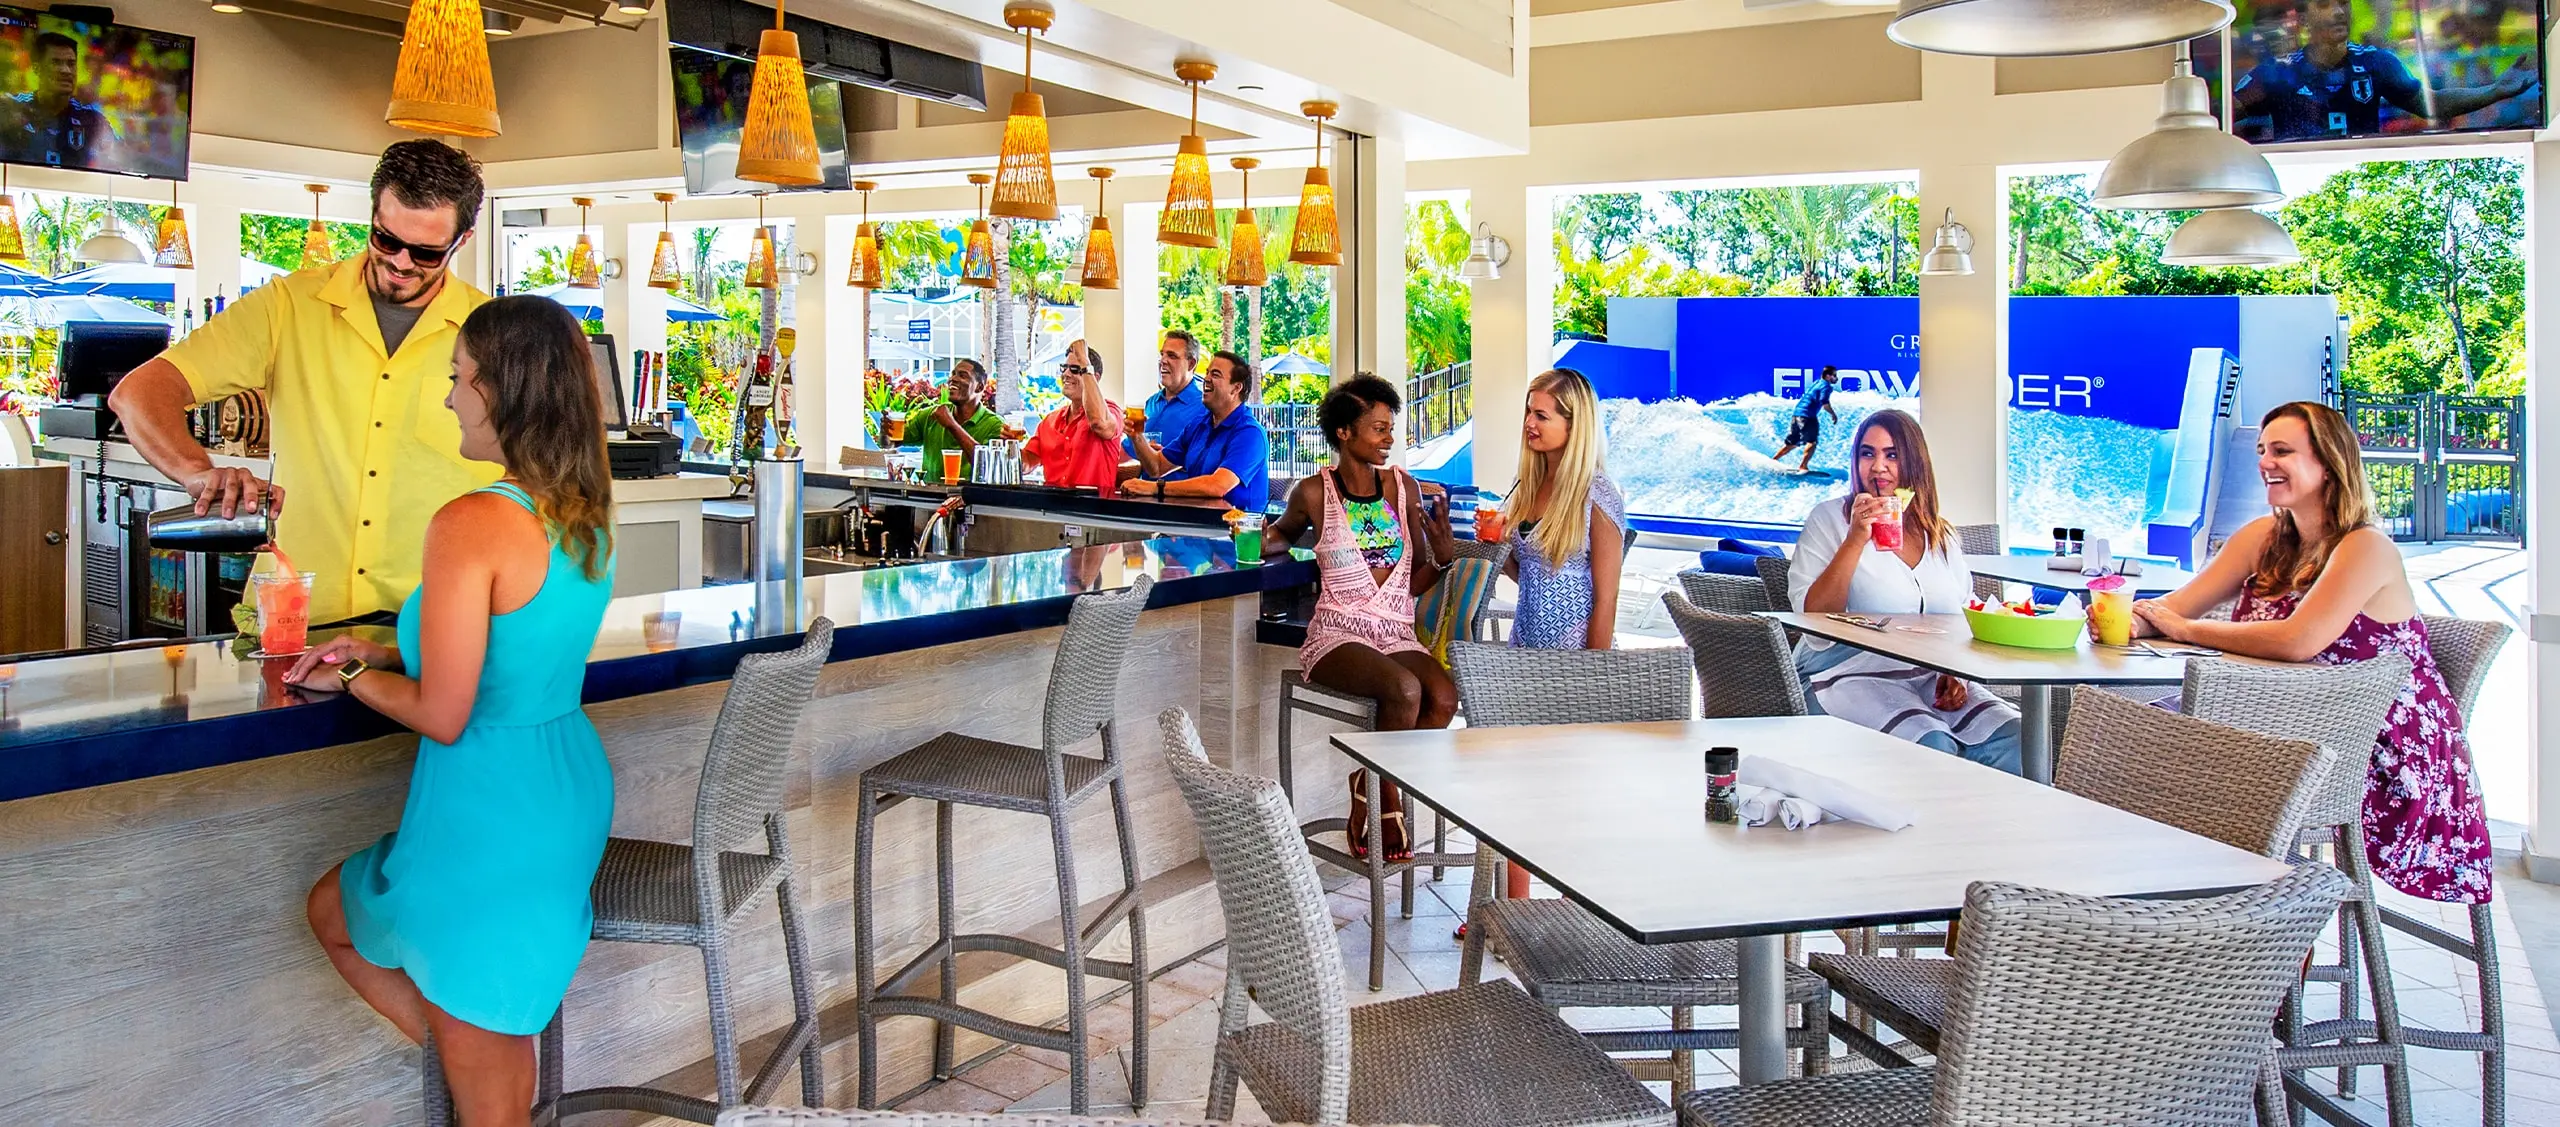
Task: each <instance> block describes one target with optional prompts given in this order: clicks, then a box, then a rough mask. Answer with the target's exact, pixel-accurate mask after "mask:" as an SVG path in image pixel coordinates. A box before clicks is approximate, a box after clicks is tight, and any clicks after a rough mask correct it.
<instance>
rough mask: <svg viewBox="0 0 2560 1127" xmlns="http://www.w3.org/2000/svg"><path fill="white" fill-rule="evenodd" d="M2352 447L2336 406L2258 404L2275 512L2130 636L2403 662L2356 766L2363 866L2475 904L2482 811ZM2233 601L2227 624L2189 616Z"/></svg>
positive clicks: (2484, 835)
mask: <svg viewBox="0 0 2560 1127" xmlns="http://www.w3.org/2000/svg"><path fill="white" fill-rule="evenodd" d="M2357 446H2358V443H2357V441H2356V433H2355V428H2353V427H2352V426H2350V425H2348V423H2347V419H2346V416H2344V415H2341V414H2339V413H2338V412H2337V411H2336V410H2334V409H2331V408H2329V407H2327V406H2325V405H2322V404H2319V403H2309V402H2298V403H2287V404H2284V405H2283V406H2281V407H2278V408H2276V409H2275V410H2273V411H2269V412H2267V415H2266V418H2264V419H2263V420H2261V421H2260V422H2259V425H2258V476H2259V477H2260V478H2261V479H2262V480H2264V481H2265V483H2266V486H2267V506H2268V507H2269V508H2271V509H2273V510H2275V511H2274V512H2272V513H2270V514H2268V515H2266V516H2263V517H2259V518H2258V519H2256V520H2253V521H2250V522H2249V523H2248V524H2246V525H2243V526H2241V528H2240V531H2238V532H2235V533H2232V534H2231V539H2230V540H2229V541H2227V542H2225V543H2224V544H2223V546H2222V551H2221V553H2220V554H2218V555H2216V556H2214V557H2213V559H2212V560H2211V561H2210V562H2208V563H2207V564H2206V565H2205V569H2204V571H2203V572H2202V573H2201V574H2199V575H2197V576H2196V578H2195V581H2194V582H2192V583H2189V584H2187V585H2186V586H2184V587H2181V588H2178V589H2177V590H2176V591H2172V592H2170V593H2169V594H2167V595H2164V596H2162V597H2160V598H2157V599H2144V600H2141V601H2139V602H2136V603H2134V604H2133V632H2134V634H2135V636H2137V637H2163V638H2168V639H2170V640H2172V641H2178V642H2187V643H2191V644H2194V645H2199V646H2211V647H2213V648H2214V649H2218V650H2222V651H2224V652H2226V653H2234V654H2241V655H2245V656H2248V657H2259V658H2266V659H2268V660H2271V661H2310V662H2319V663H2321V664H2324V665H2335V664H2339V663H2342V662H2351V661H2363V660H2366V659H2368V658H2372V657H2377V656H2379V655H2382V654H2385V653H2394V654H2399V655H2400V656H2402V657H2405V658H2408V659H2409V662H2410V664H2411V665H2412V666H2414V667H2415V668H2414V669H2412V670H2411V672H2410V675H2409V681H2408V683H2407V684H2406V685H2404V686H2402V687H2401V690H2400V698H2399V699H2398V700H2396V701H2394V702H2392V705H2391V711H2390V712H2389V713H2387V714H2386V716H2385V722H2384V726H2383V729H2382V731H2381V732H2380V733H2379V734H2377V736H2376V737H2375V741H2374V746H2373V758H2372V762H2371V763H2370V765H2369V766H2368V767H2367V769H2366V773H2365V791H2364V834H2365V853H2366V855H2367V856H2368V858H2369V859H2370V860H2371V861H2372V862H2373V871H2374V872H2375V874H2376V875H2379V876H2380V877H2381V878H2382V879H2384V880H2386V881H2389V882H2390V883H2391V886H2392V887H2393V888H2397V889H2399V890H2400V891H2402V892H2406V893H2408V894H2409V895H2411V896H2417V897H2421V898H2424V899H2428V900H2440V901H2448V902H2452V903H2460V904H2477V903H2482V902H2485V901H2486V900H2488V899H2489V871H2490V865H2491V862H2490V856H2489V816H2488V811H2487V809H2486V808H2485V807H2483V806H2482V805H2481V802H2480V784H2479V780H2478V779H2477V778H2476V777H2474V775H2473V772H2472V765H2471V745H2470V741H2469V740H2467V739H2466V738H2464V735H2463V729H2462V716H2461V714H2460V710H2459V709H2458V708H2457V707H2456V706H2455V704H2454V700H2453V694H2452V692H2451V691H2449V690H2448V689H2447V688H2446V687H2445V683H2444V674H2443V672H2442V671H2441V670H2438V669H2437V668H2436V661H2435V655H2434V653H2433V652H2432V651H2430V650H2429V649H2428V646H2427V625H2426V623H2425V622H2424V621H2422V620H2421V619H2419V617H2418V600H2417V595H2416V593H2415V592H2414V591H2413V590H2412V589H2411V588H2410V586H2409V573H2408V572H2407V571H2406V570H2404V569H2403V568H2402V567H2401V563H2400V550H2399V548H2398V547H2397V546H2396V545H2394V544H2392V542H2391V537H2389V536H2388V535H2385V534H2384V533H2383V531H2382V530H2381V529H2379V528H2376V527H2374V525H2373V500H2372V495H2371V494H2370V493H2369V492H2367V490H2366V487H2365V479H2364V462H2363V461H2362V459H2360V458H2359V457H2358V455H2357ZM2234 598H2237V599H2238V600H2239V604H2238V606H2237V607H2236V608H2235V609H2234V610H2233V612H2232V615H2231V620H2230V621H2228V622H2225V621H2221V620H2217V619H2212V618H2207V617H2205V615H2206V614H2207V613H2208V612H2210V611H2212V610H2213V609H2214V608H2215V607H2219V606H2221V605H2222V604H2224V603H2226V602H2229V601H2231V600H2232V599H2234Z"/></svg>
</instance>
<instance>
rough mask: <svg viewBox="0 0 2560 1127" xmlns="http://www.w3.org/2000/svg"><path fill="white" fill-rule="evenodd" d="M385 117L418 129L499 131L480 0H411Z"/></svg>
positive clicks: (470, 133) (468, 133)
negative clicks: (397, 67) (398, 65)
mask: <svg viewBox="0 0 2560 1127" xmlns="http://www.w3.org/2000/svg"><path fill="white" fill-rule="evenodd" d="M382 117H383V120H385V121H388V122H390V123H391V124H393V125H395V126H398V127H399V128H402V129H407V130H410V131H413V132H417V133H442V134H446V135H448V136H454V137H495V136H497V135H498V88H497V84H496V83H494V82H492V81H491V80H490V78H489V40H488V32H487V31H486V30H485V29H484V27H483V25H482V23H481V18H480V0H410V4H409V24H408V27H407V29H406V30H404V31H402V32H401V35H400V67H399V69H398V70H397V71H395V72H393V74H392V78H391V108H390V109H389V110H386V111H384V113H383V115H382Z"/></svg>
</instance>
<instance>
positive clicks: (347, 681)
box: [338, 657, 373, 690]
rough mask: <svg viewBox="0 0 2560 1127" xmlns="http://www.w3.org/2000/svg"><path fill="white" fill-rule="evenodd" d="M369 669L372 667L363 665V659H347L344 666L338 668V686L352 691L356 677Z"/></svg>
mask: <svg viewBox="0 0 2560 1127" xmlns="http://www.w3.org/2000/svg"><path fill="white" fill-rule="evenodd" d="M371 668H373V667H372V666H370V665H367V664H365V662H364V659H363V658H360V657H351V658H348V659H347V663H346V664H345V665H341V666H339V667H338V684H340V685H342V686H344V687H346V688H348V689H351V690H352V689H354V688H355V686H356V675H357V674H360V673H363V672H364V671H365V670H368V669H371Z"/></svg>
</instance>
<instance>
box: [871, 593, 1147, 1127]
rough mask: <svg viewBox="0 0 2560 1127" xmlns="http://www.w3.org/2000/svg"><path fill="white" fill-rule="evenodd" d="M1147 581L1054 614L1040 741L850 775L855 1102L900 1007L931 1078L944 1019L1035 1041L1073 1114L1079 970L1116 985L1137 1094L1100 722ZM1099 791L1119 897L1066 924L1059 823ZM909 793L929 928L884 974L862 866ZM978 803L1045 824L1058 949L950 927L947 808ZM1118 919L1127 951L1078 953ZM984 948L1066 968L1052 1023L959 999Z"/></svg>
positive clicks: (1080, 1012)
mask: <svg viewBox="0 0 2560 1127" xmlns="http://www.w3.org/2000/svg"><path fill="white" fill-rule="evenodd" d="M1154 587H1155V583H1154V581H1153V580H1152V579H1150V578H1148V577H1146V576H1143V575H1142V576H1139V577H1138V579H1137V581H1136V582H1134V583H1132V584H1130V586H1129V587H1128V589H1126V590H1123V591H1114V592H1110V593H1107V594H1094V595H1085V596H1082V597H1079V598H1078V599H1076V601H1075V603H1074V605H1073V606H1072V607H1071V608H1070V609H1069V610H1068V612H1067V628H1066V633H1065V635H1064V636H1063V637H1061V638H1059V639H1058V658H1057V664H1056V665H1055V666H1053V667H1052V668H1051V670H1050V673H1049V691H1048V697H1047V701H1046V704H1045V706H1044V707H1043V709H1042V711H1041V722H1040V746H1039V747H1024V746H1021V745H1017V744H1008V743H998V742H996V741H994V740H986V739H979V738H977V737H974V736H964V735H960V734H957V733H952V732H945V733H943V734H942V735H939V736H936V737H934V738H933V739H932V740H929V741H927V742H926V743H924V744H923V745H922V746H919V747H917V748H915V749H913V750H911V751H907V752H904V753H902V754H900V755H898V756H897V757H896V758H893V759H890V760H889V761H887V762H885V763H882V764H880V765H878V766H876V767H873V768H871V769H870V770H868V771H865V772H863V773H862V786H861V799H860V804H859V806H858V813H857V815H856V821H855V824H854V904H853V955H854V978H855V990H856V993H855V997H856V1002H855V1010H854V1015H855V1016H854V1022H855V1025H856V1027H857V1029H858V1031H859V1034H860V1045H859V1050H858V1051H859V1054H860V1055H859V1060H860V1068H861V1077H860V1080H859V1082H858V1089H859V1090H858V1093H857V1096H856V1100H855V1102H856V1103H858V1104H859V1105H861V1106H863V1107H876V1106H878V1105H879V1102H880V1093H879V1085H880V1080H879V1074H880V1021H881V1019H883V1018H888V1017H899V1016H912V1017H928V1018H932V1019H933V1021H934V1025H935V1028H934V1045H933V1074H934V1076H935V1077H936V1078H939V1079H948V1078H949V1077H950V1076H951V1074H952V1066H953V1060H952V1056H953V1042H954V1039H955V1036H956V1033H955V1028H954V1027H958V1028H960V1029H968V1030H971V1031H973V1032H977V1033H982V1034H985V1035H987V1036H989V1037H994V1038H997V1039H1000V1040H1005V1041H1011V1042H1014V1043H1016V1044H1023V1045H1034V1046H1038V1047H1040V1048H1044V1049H1049V1050H1052V1051H1054V1052H1058V1053H1063V1054H1065V1055H1066V1058H1067V1063H1068V1068H1067V1075H1068V1078H1069V1081H1068V1083H1069V1091H1070V1093H1071V1100H1072V1103H1073V1106H1074V1109H1075V1111H1076V1112H1077V1113H1078V1114H1082V1113H1083V1112H1084V1111H1085V1110H1086V1109H1087V1106H1088V1101H1089V1094H1088V1092H1087V1090H1086V1086H1087V1073H1088V1072H1089V1071H1090V1064H1091V1062H1090V1061H1089V1060H1088V1057H1089V1055H1090V1053H1089V1050H1088V1048H1087V1042H1086V1040H1085V1033H1086V1027H1087V1024H1088V1022H1089V1020H1090V1018H1089V1015H1088V1014H1087V1013H1086V1009H1085V976H1087V975H1095V976H1098V977H1102V978H1108V979H1113V980H1116V981H1120V982H1126V983H1128V984H1129V991H1130V1007H1131V1011H1132V1012H1133V1013H1135V1014H1137V1015H1138V1020H1137V1021H1136V1022H1134V1023H1133V1025H1132V1029H1133V1032H1134V1034H1135V1036H1136V1040H1135V1041H1133V1042H1132V1043H1131V1047H1130V1060H1129V1097H1130V1100H1131V1102H1132V1103H1134V1104H1136V1105H1138V1106H1144V1105H1145V1104H1146V1102H1147V1028H1146V1024H1147V1023H1146V1017H1145V1015H1146V1012H1147V927H1146V912H1145V910H1144V908H1143V907H1142V906H1141V905H1140V904H1139V900H1138V849H1137V839H1136V836H1135V832H1134V829H1133V827H1132V826H1131V824H1130V821H1129V788H1128V782H1127V779H1126V777H1125V773H1124V768H1123V765H1122V763H1121V760H1120V741H1119V738H1118V735H1117V733H1116V725H1115V723H1114V721H1113V717H1114V715H1115V713H1116V711H1117V709H1118V705H1119V696H1120V670H1121V666H1122V665H1123V664H1125V663H1126V661H1127V658H1128V654H1129V643H1130V639H1131V638H1133V637H1134V636H1135V635H1136V634H1137V630H1138V617H1139V616H1140V615H1141V614H1143V613H1145V611H1146V608H1147V593H1148V592H1149V591H1151V590H1153V589H1154ZM1097 735H1098V736H1100V737H1101V741H1102V757H1101V758H1099V759H1096V758H1093V757H1091V756H1085V755H1070V754H1068V753H1067V749H1068V748H1070V747H1074V746H1076V745H1078V744H1081V743H1083V742H1084V741H1086V740H1089V739H1093V738H1095V737H1096V736H1097ZM1106 788H1107V789H1108V790H1109V791H1110V794H1111V819H1112V824H1113V826H1114V828H1115V829H1116V831H1117V832H1118V834H1119V845H1120V878H1121V882H1122V888H1121V891H1120V894H1119V895H1118V896H1116V897H1114V898H1112V900H1111V902H1110V903H1109V904H1108V905H1106V906H1104V908H1103V909H1102V910H1101V912H1099V913H1097V914H1096V915H1094V917H1093V918H1092V919H1089V920H1079V919H1078V918H1077V917H1078V915H1079V913H1080V912H1081V910H1082V902H1081V901H1080V900H1079V899H1078V898H1077V893H1076V856H1075V847H1074V845H1073V843H1072V842H1071V841H1069V839H1068V834H1067V823H1068V820H1069V818H1070V817H1071V816H1072V815H1073V813H1074V811H1075V809H1076V808H1077V807H1079V806H1082V805H1084V803H1086V802H1087V801H1089V800H1091V799H1093V798H1094V797H1095V796H1097V795H1099V794H1101V793H1102V792H1103V791H1104V790H1105V789H1106ZM909 798H916V799H923V800H926V801H929V802H932V803H934V804H935V807H934V876H935V883H936V890H937V895H936V897H935V908H936V912H935V916H936V924H937V927H936V930H935V933H934V938H933V941H932V942H930V943H928V944H926V946H925V949H924V950H923V951H922V952H920V953H919V954H917V955H916V957H915V958H914V959H913V960H911V961H909V962H908V963H907V965H905V966H904V967H901V968H899V969H898V970H897V971H896V972H895V973H893V974H891V975H889V976H888V977H887V978H886V979H883V978H881V977H880V973H879V952H878V948H877V946H876V942H877V940H876V932H877V929H878V927H879V920H878V917H877V914H876V913H875V912H874V911H873V910H872V905H871V896H872V889H873V887H874V886H873V884H872V880H871V864H872V860H873V853H874V850H873V843H874V840H875V834H876V832H877V826H878V821H879V814H880V811H881V810H882V809H883V808H885V807H888V806H891V805H894V804H896V803H898V802H902V801H904V800H906V799H909ZM954 804H958V805H966V806H982V807H988V808H991V809H996V810H1012V811H1017V812H1020V813H1025V814H1038V815H1040V816H1042V817H1045V818H1047V819H1048V820H1049V840H1050V846H1051V849H1052V850H1053V851H1054V853H1055V857H1056V865H1057V873H1058V931H1059V936H1060V943H1061V945H1060V946H1058V947H1047V946H1042V945H1040V944H1036V943H1032V942H1029V941H1028V940H1024V939H1020V938H1017V937H1015V936H1011V935H1000V934H972V935H958V934H955V933H954V932H955V930H956V927H957V922H958V915H959V911H958V904H957V894H956V891H955V890H954V889H953V887H952V873H951V856H952V844H951V822H952V806H953V805H954ZM1124 920H1125V921H1127V923H1128V925H1129V960H1128V961H1127V962H1119V961H1116V960H1106V959H1097V958H1093V957H1092V956H1091V955H1089V954H1087V952H1088V951H1089V950H1090V949H1091V948H1092V947H1093V946H1094V945H1096V944H1098V943H1100V942H1101V941H1102V939H1103V938H1104V937H1105V936H1108V935H1109V934H1111V932H1112V930H1113V929H1114V928H1117V927H1119V926H1120V924H1121V922H1122V921H1124ZM972 951H992V952H996V953H998V954H1003V955H1008V956H1011V957H1013V958H1018V959H1029V960H1032V961H1035V962H1040V963H1046V964H1048V965H1049V966H1053V967H1057V968H1058V969H1060V970H1063V971H1065V972H1066V978H1067V1016H1066V1028H1065V1029H1052V1028H1043V1027H1041V1026H1035V1025H1028V1024H1025V1023H1023V1022H1018V1021H1013V1020H1010V1019H1008V1018H1003V1017H998V1016H996V1015H994V1014H990V1013H986V1012H984V1011H980V1010H974V1009H970V1008H968V1007H966V1006H963V1005H961V1004H960V983H959V957H960V956H961V955H962V954H965V953H968V952H972ZM937 968H939V972H940V973H939V975H938V977H939V979H940V993H939V995H938V996H935V997H925V996H922V995H915V994H909V993H906V990H907V988H908V987H909V986H911V985H913V984H914V983H915V982H916V980H917V979H919V978H921V977H922V976H923V975H924V973H925V972H926V971H928V970H935V969H937Z"/></svg>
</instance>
